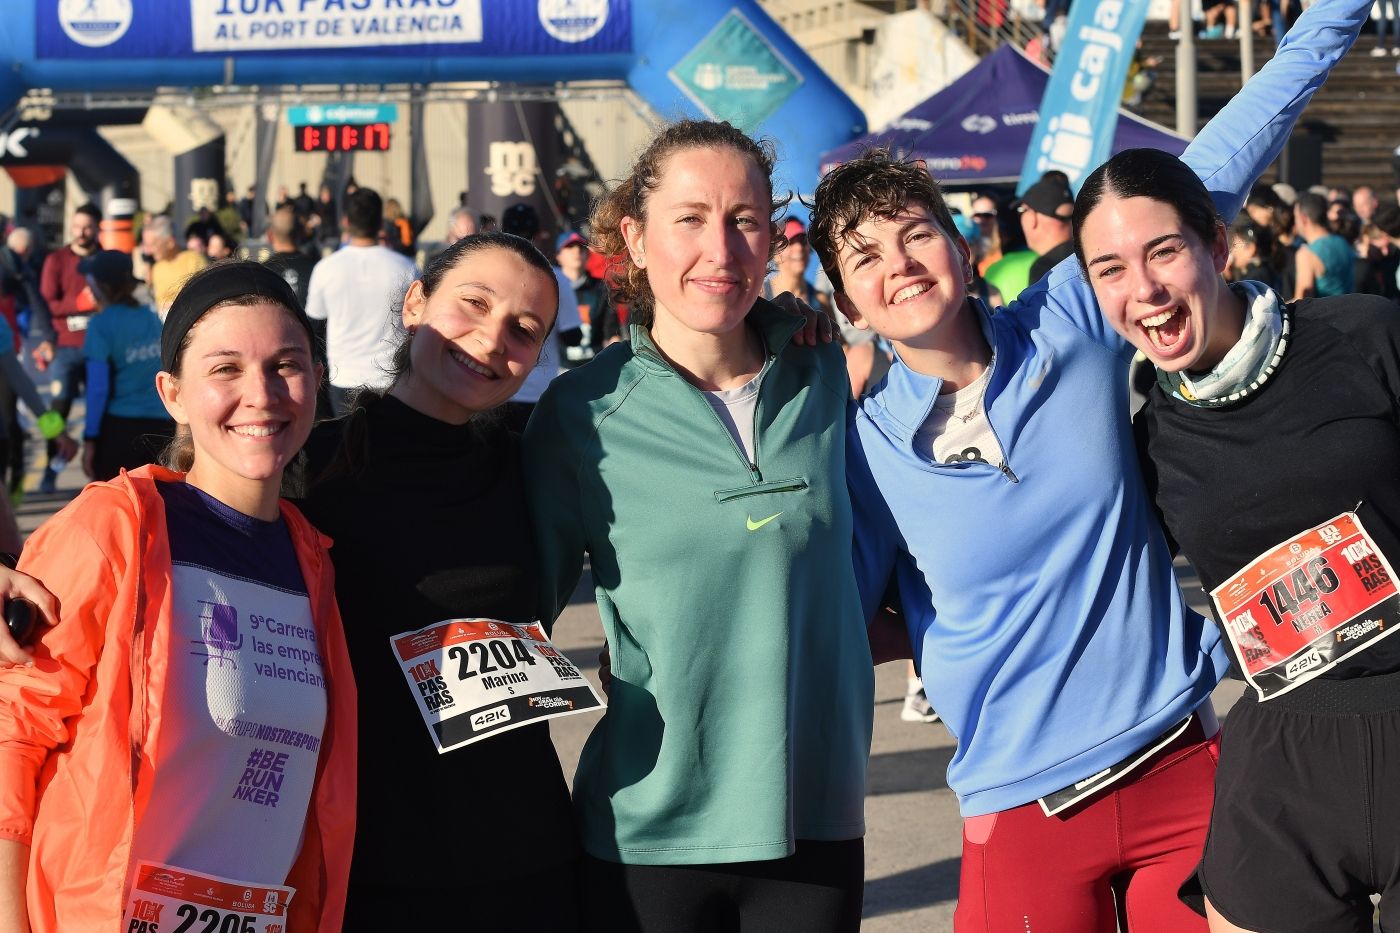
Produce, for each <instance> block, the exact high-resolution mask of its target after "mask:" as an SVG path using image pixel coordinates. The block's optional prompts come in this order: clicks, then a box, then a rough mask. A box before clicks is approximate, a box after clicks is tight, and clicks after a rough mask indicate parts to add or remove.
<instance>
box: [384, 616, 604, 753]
mask: <svg viewBox="0 0 1400 933" xmlns="http://www.w3.org/2000/svg"><path fill="white" fill-rule="evenodd" d="M389 643H390V645H391V646H392V648H393V651H394V658H395V660H397V661H398V663H399V666H400V667H401V668H402V669H403V674H404V677H405V678H407V680H408V685H409V689H410V690H411V691H412V692H413V698H414V699H415V700H416V701H417V703H418V711H419V712H420V713H421V714H422V715H423V721H424V722H425V723H427V725H428V731H429V732H430V733H431V734H432V737H433V743H434V744H435V745H436V746H437V750H438V752H439V753H443V752H450V751H452V750H453V749H454V748H460V747H461V746H463V745H470V744H471V743H473V742H478V741H480V740H481V739H484V738H486V737H488V736H490V735H494V734H495V733H498V732H505V731H507V730H509V729H515V728H517V727H519V726H524V725H527V724H529V723H532V722H538V721H540V720H543V719H553V718H555V717H558V716H569V715H572V714H574V713H582V712H586V711H587V710H591V709H600V708H601V707H602V706H603V701H602V698H601V697H599V696H598V693H597V691H595V690H594V689H593V685H592V684H590V683H589V682H588V680H587V679H586V678H585V677H584V676H583V674H581V673H580V672H579V669H578V668H577V667H575V666H574V665H573V662H571V661H570V660H569V659H568V658H566V657H565V656H564V655H563V653H562V652H560V651H559V649H557V648H555V647H554V645H552V644H550V641H549V638H548V636H546V635H545V633H544V629H543V628H542V627H541V626H540V624H539V623H538V622H533V623H531V624H529V625H512V624H510V623H507V622H498V621H496V620H494V619H450V620H448V621H446V622H439V623H437V624H436V625H430V626H428V627H427V628H424V629H419V630H418V631H416V632H404V633H403V634H402V635H395V636H394V637H392V638H390V639H389Z"/></svg>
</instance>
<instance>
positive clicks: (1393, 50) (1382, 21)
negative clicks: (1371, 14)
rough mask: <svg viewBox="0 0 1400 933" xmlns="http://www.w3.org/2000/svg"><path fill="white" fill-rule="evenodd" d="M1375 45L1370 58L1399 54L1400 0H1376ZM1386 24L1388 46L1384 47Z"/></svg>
mask: <svg viewBox="0 0 1400 933" xmlns="http://www.w3.org/2000/svg"><path fill="white" fill-rule="evenodd" d="M1375 10H1376V47H1375V48H1374V49H1372V50H1371V57H1372V58H1381V57H1383V56H1385V55H1387V54H1388V55H1394V56H1400V0H1376V6H1375ZM1386 26H1389V27H1390V47H1389V49H1387V48H1386V41H1385V34H1386Z"/></svg>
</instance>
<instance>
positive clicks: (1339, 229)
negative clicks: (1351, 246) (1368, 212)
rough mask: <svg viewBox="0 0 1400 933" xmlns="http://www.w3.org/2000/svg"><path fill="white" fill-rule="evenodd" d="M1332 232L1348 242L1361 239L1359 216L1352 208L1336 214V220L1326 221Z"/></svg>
mask: <svg viewBox="0 0 1400 933" xmlns="http://www.w3.org/2000/svg"><path fill="white" fill-rule="evenodd" d="M1328 225H1329V227H1330V228H1331V230H1332V232H1333V233H1335V234H1336V235H1337V236H1339V237H1341V238H1342V239H1343V240H1346V241H1347V242H1348V243H1355V242H1356V241H1357V240H1359V239H1361V217H1360V215H1358V214H1357V213H1356V211H1353V210H1350V209H1348V210H1344V211H1342V212H1341V213H1340V214H1338V215H1337V219H1336V220H1331V221H1329V222H1328Z"/></svg>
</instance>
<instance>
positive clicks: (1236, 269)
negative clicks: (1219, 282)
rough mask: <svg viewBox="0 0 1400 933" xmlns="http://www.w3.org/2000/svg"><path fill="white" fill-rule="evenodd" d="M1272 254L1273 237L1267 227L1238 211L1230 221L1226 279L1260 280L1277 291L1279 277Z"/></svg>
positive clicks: (1233, 280) (1237, 280) (1280, 281)
mask: <svg viewBox="0 0 1400 933" xmlns="http://www.w3.org/2000/svg"><path fill="white" fill-rule="evenodd" d="M1275 256H1276V253H1275V251H1274V238H1273V235H1272V234H1270V233H1269V228H1268V227H1264V226H1261V225H1259V224H1257V223H1255V222H1254V221H1253V220H1252V219H1250V217H1249V215H1248V214H1240V215H1239V216H1238V217H1236V218H1235V222H1234V223H1232V224H1230V268H1229V269H1228V270H1227V273H1228V276H1227V277H1228V278H1229V279H1230V281H1232V282H1242V281H1245V280H1250V281H1255V282H1263V283H1264V284H1265V285H1267V286H1269V287H1270V288H1272V289H1273V290H1274V291H1276V292H1277V291H1279V289H1280V288H1281V287H1282V285H1283V279H1282V277H1281V276H1280V275H1279V272H1280V270H1279V269H1278V268H1277V267H1276V266H1275Z"/></svg>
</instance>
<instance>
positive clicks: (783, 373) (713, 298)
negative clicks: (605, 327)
mask: <svg viewBox="0 0 1400 933" xmlns="http://www.w3.org/2000/svg"><path fill="white" fill-rule="evenodd" d="M773 162H774V158H773V155H772V152H771V151H770V150H769V149H767V148H765V147H763V146H760V145H758V144H756V143H754V141H753V140H751V139H749V138H748V137H746V136H745V135H744V134H742V133H741V132H739V131H738V130H736V129H734V128H733V127H731V126H729V125H728V124H726V123H711V122H695V121H686V122H682V123H678V124H676V125H674V126H672V127H671V128H670V129H668V130H666V131H664V132H663V133H662V134H661V135H660V136H659V137H657V139H656V140H655V141H654V142H653V143H652V144H651V146H650V147H649V148H648V149H647V150H646V151H645V152H644V153H643V154H642V155H641V156H640V158H639V159H638V160H637V163H636V165H635V166H633V169H632V172H631V174H630V176H629V177H628V178H627V179H625V180H624V181H623V182H622V183H621V184H620V185H618V187H617V188H616V189H615V190H614V191H613V192H612V193H611V194H610V195H609V196H608V198H607V199H606V200H604V201H603V202H602V203H601V204H600V205H599V207H598V210H597V211H596V213H595V215H594V218H593V234H594V240H595V246H596V247H597V248H598V249H600V250H601V251H602V252H603V253H604V254H605V255H618V256H621V257H622V263H623V271H624V273H625V281H624V282H623V283H622V286H621V287H622V290H623V291H624V294H623V295H622V296H621V300H625V301H627V302H628V304H629V306H630V308H631V315H632V316H631V321H630V330H631V342H630V343H626V344H617V345H614V346H611V347H609V348H608V349H607V350H605V351H604V352H603V353H602V354H600V355H599V356H598V357H596V358H595V359H594V360H593V361H592V362H591V363H589V365H588V366H585V367H582V368H580V369H577V370H574V371H572V372H569V373H565V374H564V375H563V376H560V377H559V378H558V379H556V380H555V381H554V383H553V384H552V385H551V386H550V389H549V391H548V392H546V393H545V395H544V397H543V398H541V400H540V403H539V406H538V407H537V408H536V410H535V413H534V416H533V418H532V420H531V422H530V426H529V428H528V430H527V432H526V435H525V445H526V457H525V462H526V470H527V473H528V489H529V496H530V500H531V501H530V505H531V512H532V517H533V520H534V523H535V529H536V540H537V542H538V546H539V547H540V549H541V552H542V561H543V566H542V572H541V574H540V576H541V579H542V580H543V582H544V586H545V593H544V594H543V598H542V601H543V605H542V607H541V614H542V615H543V616H544V617H545V618H547V619H553V618H554V617H556V616H557V615H558V613H559V612H560V611H561V610H562V609H563V608H564V606H565V605H566V604H567V603H568V600H569V597H570V595H571V594H572V593H573V591H574V588H575V586H576V584H577V582H578V580H579V577H580V575H581V573H582V569H583V561H584V556H585V554H587V556H588V559H589V562H590V564H591V568H592V574H593V580H594V584H595V587H596V595H597V601H598V608H599V612H600V614H601V616H602V620H603V628H604V631H605V632H606V634H607V640H608V646H609V649H610V651H611V654H612V674H613V682H612V687H611V696H610V708H609V710H608V713H607V715H606V716H604V717H603V719H602V720H601V722H600V723H599V725H598V726H597V728H596V729H595V730H594V732H593V734H592V736H591V737H590V738H589V740H588V743H587V745H586V746H585V748H584V751H583V755H582V758H581V760H580V762H579V768H578V776H577V780H576V785H575V790H574V795H575V804H576V807H577V809H578V812H579V814H580V819H581V821H582V828H583V841H584V847H585V849H586V852H587V854H588V857H587V859H586V861H585V868H584V872H583V877H582V879H581V888H582V889H583V891H584V892H585V894H584V912H585V918H586V919H585V922H586V925H588V926H589V927H590V928H592V929H596V930H608V931H610V933H611V931H625V930H640V931H646V933H655V931H664V933H689V931H701V930H704V931H711V930H737V929H739V928H740V927H742V928H744V929H763V930H803V931H808V933H825V931H848V930H849V931H854V930H856V929H858V927H859V923H860V907H861V895H862V887H863V873H864V865H863V861H864V858H863V843H862V836H863V834H864V820H863V812H862V807H863V796H864V790H865V778H864V773H865V763H866V758H867V756H868V754H869V748H870V728H871V708H872V702H873V676H872V671H871V665H870V649H869V644H868V641H867V636H866V631H865V625H864V620H863V619H862V618H861V609H860V601H859V597H858V594H857V591H856V584H855V578H854V573H853V570H852V566H851V555H850V543H851V510H850V504H849V499H848V497H847V494H846V487H845V456H844V450H843V437H844V428H845V422H844V418H845V411H846V402H847V399H848V397H849V386H848V381H847V377H846V371H845V364H844V361H843V359H842V356H841V352H840V350H839V348H838V347H836V346H834V345H830V344H827V345H821V346H817V347H815V348H808V347H801V346H796V345H794V344H793V342H792V337H793V334H794V333H795V332H796V331H797V330H798V329H799V327H800V326H801V321H800V320H799V319H797V318H795V317H793V316H791V315H788V314H786V313H783V312H782V311H780V310H778V309H777V308H775V307H774V306H773V305H772V304H770V303H769V302H767V301H763V300H761V299H759V297H758V296H759V292H760V289H761V288H762V287H763V281H764V275H765V272H766V270H767V265H768V262H769V260H770V259H771V258H772V256H773V253H774V252H775V250H776V248H777V247H778V246H780V245H781V243H782V240H781V238H780V237H778V236H777V233H776V227H775V224H774V218H775V216H776V215H777V213H778V212H779V210H780V209H781V207H782V204H781V203H779V202H775V201H774V200H773V187H772V170H773Z"/></svg>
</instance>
